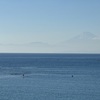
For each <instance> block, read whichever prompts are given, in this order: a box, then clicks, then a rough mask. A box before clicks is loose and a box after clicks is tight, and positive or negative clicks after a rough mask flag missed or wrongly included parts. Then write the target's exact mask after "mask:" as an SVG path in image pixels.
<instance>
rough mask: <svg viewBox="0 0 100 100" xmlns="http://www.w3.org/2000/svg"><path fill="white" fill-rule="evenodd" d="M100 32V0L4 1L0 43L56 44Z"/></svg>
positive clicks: (0, 11)
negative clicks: (78, 36)
mask: <svg viewBox="0 0 100 100" xmlns="http://www.w3.org/2000/svg"><path fill="white" fill-rule="evenodd" d="M83 32H91V33H94V34H96V35H99V34H100V0H0V43H1V44H9V43H11V44H23V43H29V42H46V43H49V44H55V43H59V42H62V41H66V40H68V39H70V38H72V37H74V36H76V35H78V34H80V33H83Z"/></svg>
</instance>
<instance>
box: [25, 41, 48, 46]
mask: <svg viewBox="0 0 100 100" xmlns="http://www.w3.org/2000/svg"><path fill="white" fill-rule="evenodd" d="M27 45H29V46H34V47H47V46H50V45H49V44H48V43H44V42H30V43H28V44H27Z"/></svg>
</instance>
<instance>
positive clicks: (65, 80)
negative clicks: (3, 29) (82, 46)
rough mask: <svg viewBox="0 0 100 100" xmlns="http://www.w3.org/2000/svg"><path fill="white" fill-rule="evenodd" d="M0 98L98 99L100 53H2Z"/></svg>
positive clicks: (27, 99)
mask: <svg viewBox="0 0 100 100" xmlns="http://www.w3.org/2000/svg"><path fill="white" fill-rule="evenodd" d="M23 74H24V77H23ZM0 100H100V54H21V53H18V54H17V53H16V54H14V53H12V54H10V53H8V54H7V53H2V54H0Z"/></svg>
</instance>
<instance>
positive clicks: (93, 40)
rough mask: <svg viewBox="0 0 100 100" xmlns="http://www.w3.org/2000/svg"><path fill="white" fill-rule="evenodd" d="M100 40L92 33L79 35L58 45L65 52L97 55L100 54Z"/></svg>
mask: <svg viewBox="0 0 100 100" xmlns="http://www.w3.org/2000/svg"><path fill="white" fill-rule="evenodd" d="M99 45H100V38H99V37H98V36H96V35H94V34H92V33H90V32H85V33H82V34H79V35H77V36H75V37H73V38H71V39H69V40H66V41H63V42H62V43H59V44H58V49H62V51H63V52H74V53H75V52H76V53H79V52H80V53H83V52H84V53H95V52H100V46H99Z"/></svg>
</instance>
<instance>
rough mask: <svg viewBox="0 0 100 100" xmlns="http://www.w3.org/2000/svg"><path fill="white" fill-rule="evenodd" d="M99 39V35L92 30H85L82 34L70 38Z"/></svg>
mask: <svg viewBox="0 0 100 100" xmlns="http://www.w3.org/2000/svg"><path fill="white" fill-rule="evenodd" d="M95 39H98V37H97V36H96V35H94V34H93V33H90V32H84V33H82V34H79V35H77V36H76V37H74V38H72V39H70V40H77V41H78V40H82V41H84V40H95Z"/></svg>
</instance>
